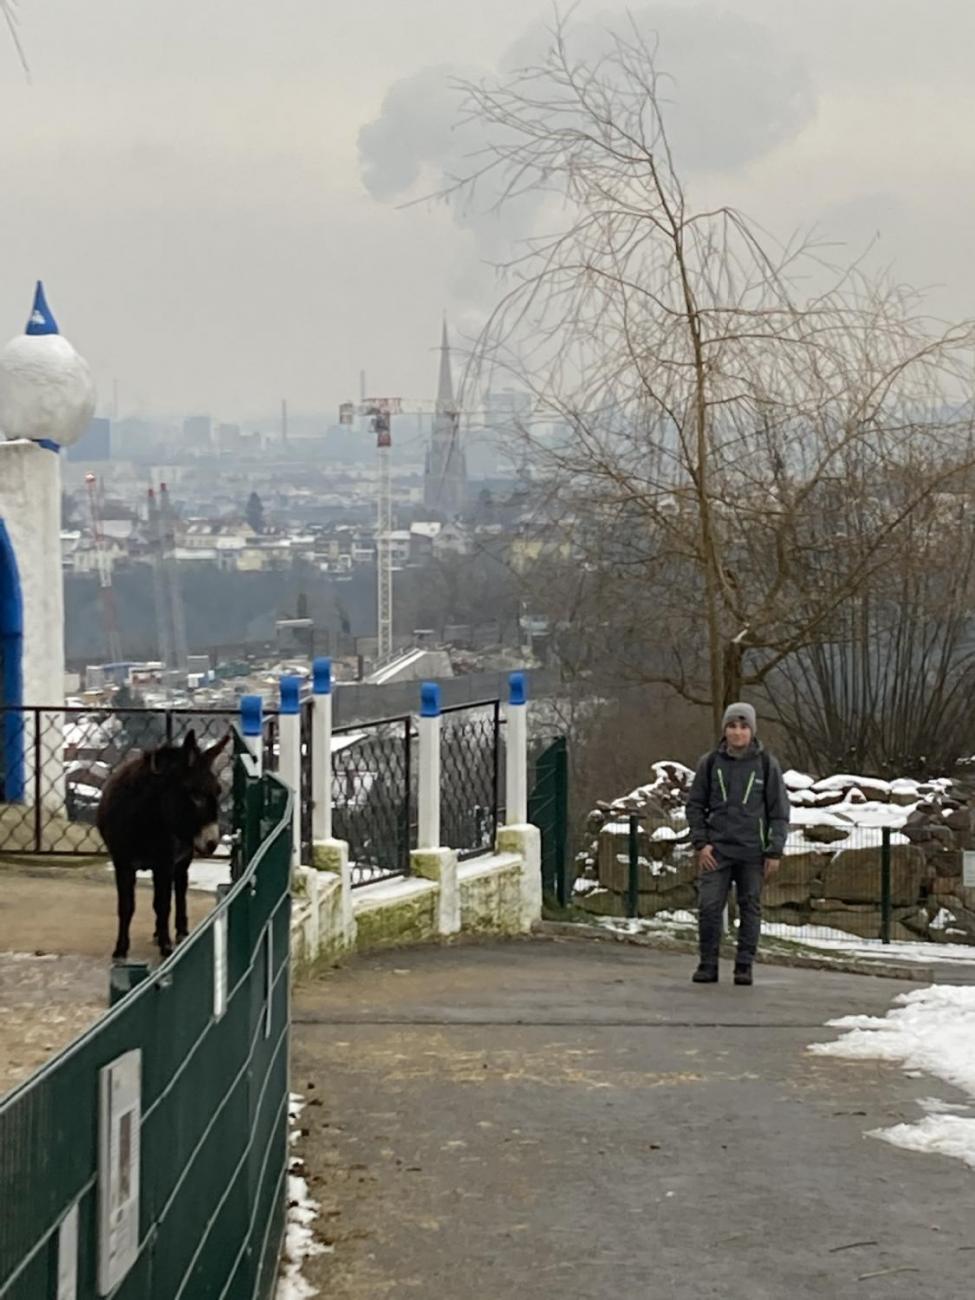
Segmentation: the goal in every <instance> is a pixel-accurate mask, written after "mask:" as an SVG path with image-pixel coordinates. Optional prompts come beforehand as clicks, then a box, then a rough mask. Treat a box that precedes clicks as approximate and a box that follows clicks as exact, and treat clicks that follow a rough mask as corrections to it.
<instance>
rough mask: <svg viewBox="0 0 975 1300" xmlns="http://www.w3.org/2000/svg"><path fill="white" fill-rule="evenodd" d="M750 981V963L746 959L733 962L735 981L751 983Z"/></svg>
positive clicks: (737, 982)
mask: <svg viewBox="0 0 975 1300" xmlns="http://www.w3.org/2000/svg"><path fill="white" fill-rule="evenodd" d="M751 982H752V964H751V962H748V961H736V962H735V983H736V984H751Z"/></svg>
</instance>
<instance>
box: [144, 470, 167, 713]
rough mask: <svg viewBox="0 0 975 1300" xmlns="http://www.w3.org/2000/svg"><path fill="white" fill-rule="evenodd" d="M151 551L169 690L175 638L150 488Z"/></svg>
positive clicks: (162, 658) (156, 508)
mask: <svg viewBox="0 0 975 1300" xmlns="http://www.w3.org/2000/svg"><path fill="white" fill-rule="evenodd" d="M148 506H149V512H148V519H149V551H150V555H151V556H152V596H153V603H154V605H155V608H156V636H157V638H158V643H159V662H160V663H161V664H162V676H163V683H164V685H165V686H166V687H167V689H168V685H169V673H170V670H171V667H172V662H173V637H172V631H171V628H170V621H169V611H168V609H167V604H168V601H167V598H166V575H165V573H164V571H163V569H164V564H165V560H164V556H163V534H162V526H161V524H160V520H159V504H158V502H157V501H156V493H155V491H154V489H153V488H149V495H148Z"/></svg>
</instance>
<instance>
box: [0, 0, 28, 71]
mask: <svg viewBox="0 0 975 1300" xmlns="http://www.w3.org/2000/svg"><path fill="white" fill-rule="evenodd" d="M0 16H2V18H3V20H4V22H5V23H6V25H7V31H8V32H9V33H10V39H11V40H12V41H13V43H14V49H15V50H16V51H17V58H18V59H19V60H20V66H21V67H22V68H23V69H24V72H25V73H26V75H27V76H28V77H30V64H29V63H28V62H27V52H26V50H25V49H24V45H23V42H22V41H21V39H20V15H19V14H18V13H17V0H0Z"/></svg>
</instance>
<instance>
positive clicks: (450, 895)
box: [410, 682, 461, 934]
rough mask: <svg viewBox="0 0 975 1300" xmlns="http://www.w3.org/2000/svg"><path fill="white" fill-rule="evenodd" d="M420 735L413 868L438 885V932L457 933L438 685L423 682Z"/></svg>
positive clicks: (456, 893) (457, 888)
mask: <svg viewBox="0 0 975 1300" xmlns="http://www.w3.org/2000/svg"><path fill="white" fill-rule="evenodd" d="M419 735H420V753H419V764H420V772H419V785H420V789H419V796H418V803H419V809H418V820H419V826H418V828H417V847H416V848H415V849H414V850H413V852H412V853H411V854H410V865H411V867H412V869H413V874H414V875H415V876H422V877H423V878H424V879H426V880H434V881H436V882H437V885H438V886H439V890H438V894H437V929H438V931H439V932H440V933H441V934H456V933H457V931H458V930H459V929H460V922H461V917H460V883H459V881H458V878H457V854H456V853H455V852H454V850H453V849H452V848H449V847H445V846H443V845H441V843H440V687H439V686H438V685H437V684H436V682H423V684H422V685H421V687H420V719H419Z"/></svg>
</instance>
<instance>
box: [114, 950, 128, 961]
mask: <svg viewBox="0 0 975 1300" xmlns="http://www.w3.org/2000/svg"><path fill="white" fill-rule="evenodd" d="M128 955H129V950H128V948H116V949H115V951H114V952H113V953H112V961H125V959H126V957H128Z"/></svg>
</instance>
